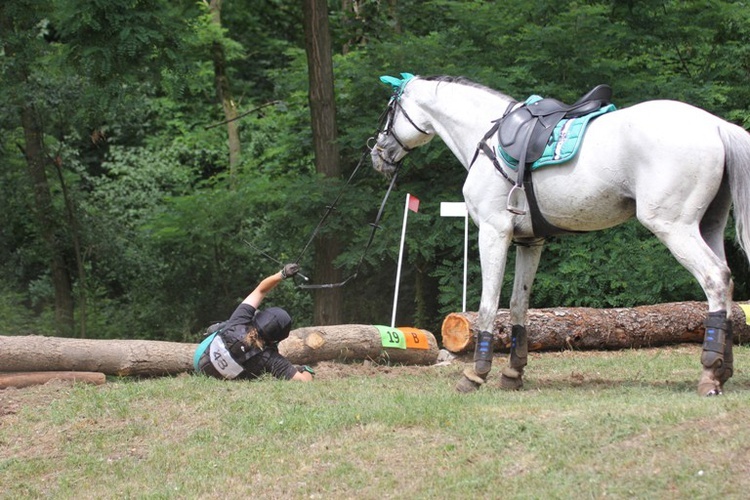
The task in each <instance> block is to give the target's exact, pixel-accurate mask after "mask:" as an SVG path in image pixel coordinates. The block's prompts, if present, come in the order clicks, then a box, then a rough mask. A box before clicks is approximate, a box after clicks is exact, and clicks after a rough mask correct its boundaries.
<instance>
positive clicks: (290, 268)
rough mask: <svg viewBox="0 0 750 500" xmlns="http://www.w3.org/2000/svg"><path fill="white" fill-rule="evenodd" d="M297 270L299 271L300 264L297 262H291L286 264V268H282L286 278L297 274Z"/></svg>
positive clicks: (283, 275) (282, 274)
mask: <svg viewBox="0 0 750 500" xmlns="http://www.w3.org/2000/svg"><path fill="white" fill-rule="evenodd" d="M297 271H299V264H297V263H296V262H291V263H289V264H287V265H285V266H284V269H282V270H281V277H282V278H284V279H287V278H291V277H292V276H294V275H295V274H297Z"/></svg>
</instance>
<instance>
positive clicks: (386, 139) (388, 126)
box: [370, 73, 434, 176]
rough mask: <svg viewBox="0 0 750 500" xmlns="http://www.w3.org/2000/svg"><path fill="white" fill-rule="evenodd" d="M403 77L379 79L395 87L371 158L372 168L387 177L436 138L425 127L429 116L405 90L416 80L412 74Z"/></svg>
mask: <svg viewBox="0 0 750 500" xmlns="http://www.w3.org/2000/svg"><path fill="white" fill-rule="evenodd" d="M401 77H402V78H395V77H392V76H381V77H380V81H382V82H383V83H386V84H389V85H392V86H393V95H392V96H391V100H390V101H389V102H388V108H386V110H385V112H384V113H383V115H382V117H381V120H380V124H379V129H378V137H377V140H376V142H375V145H374V146H373V148H372V150H371V152H370V156H371V158H372V166H373V168H374V169H375V170H377V171H378V172H380V173H382V174H384V175H387V176H390V175H391V174H393V172H394V171H395V170H396V167H397V165H398V163H399V162H400V161H401V159H403V157H404V156H406V154H407V153H408V152H409V151H411V150H412V149H414V148H417V147H419V146H422V145H423V144H426V143H428V142H429V141H430V139H432V137H433V136H434V132H433V131H432V129H431V128H430V127H429V125H427V124H426V121H427V120H426V118H427V117H426V115H424V113H423V112H422V111H421V110H420V108H419V106H418V105H417V104H416V102H415V100H414V99H413V98H412V97H410V95H409V94H410V92H408V91H407V89H406V84H407V83H409V82H410V81H411V80H412V79H413V78H416V77H415V76H414V75H412V74H409V73H401Z"/></svg>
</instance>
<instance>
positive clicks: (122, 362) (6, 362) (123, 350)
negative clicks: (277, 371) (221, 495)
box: [0, 325, 439, 376]
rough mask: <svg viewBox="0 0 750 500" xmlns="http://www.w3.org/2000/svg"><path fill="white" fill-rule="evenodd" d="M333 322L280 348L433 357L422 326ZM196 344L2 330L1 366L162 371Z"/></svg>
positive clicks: (186, 358)
mask: <svg viewBox="0 0 750 500" xmlns="http://www.w3.org/2000/svg"><path fill="white" fill-rule="evenodd" d="M399 332H400V334H399V333H397V332H394V331H393V329H389V328H386V327H376V326H371V325H336V326H320V327H308V328H299V329H296V330H292V332H291V333H290V335H289V338H287V339H285V340H284V341H282V342H281V343H280V344H279V352H281V354H283V355H285V356H286V357H287V359H289V361H291V362H292V363H294V364H314V363H317V362H319V361H331V360H336V361H356V360H366V359H369V360H374V361H377V362H384V361H387V362H390V363H396V364H411V365H428V364H433V363H435V361H436V360H437V356H438V352H439V348H438V344H437V341H436V340H435V336H434V335H433V334H432V333H430V332H428V331H426V330H417V329H413V328H403V329H401V330H399ZM197 347H198V344H189V343H181V342H164V341H158V340H94V339H69V338H60V337H44V336H37V335H30V336H11V337H7V336H0V372H42V371H79V372H101V373H104V374H106V375H119V376H160V375H173V374H177V373H183V372H190V371H192V370H193V354H194V353H195V349H196V348H197Z"/></svg>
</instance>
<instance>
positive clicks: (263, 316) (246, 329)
mask: <svg viewBox="0 0 750 500" xmlns="http://www.w3.org/2000/svg"><path fill="white" fill-rule="evenodd" d="M297 271H299V265H298V264H294V263H292V264H287V265H285V266H284V268H283V269H282V270H281V271H279V272H278V273H276V274H272V275H271V276H268V277H267V278H265V279H263V280H262V281H261V282H260V283H259V284H258V286H257V287H255V290H253V291H252V292H250V295H248V296H247V297H246V298H245V300H243V301H242V303H241V304H240V305H239V306H237V309H235V310H234V312H233V313H232V316H231V317H230V318H229V319H228V320H227V321H225V322H224V323H217V324H216V325H212V326H211V327H210V328H209V331H208V334H207V337H206V338H205V339H204V340H203V342H201V344H200V345H199V346H198V349H197V350H196V351H195V356H194V357H193V367H194V368H195V371H196V372H197V373H200V374H203V375H208V376H210V377H216V378H220V379H254V378H258V377H260V376H262V375H263V374H266V373H270V374H271V375H273V376H274V377H276V378H279V379H284V380H297V381H300V382H310V381H312V379H313V374H314V372H313V370H312V368H310V367H309V366H296V365H293V364H292V363H291V362H290V361H289V360H288V359H286V358H285V357H284V356H282V355H281V354H279V351H278V345H279V342H281V341H282V340H284V339H285V338H287V337H288V336H289V332H290V331H291V329H292V318H291V316H289V313H287V312H286V311H285V310H284V309H282V308H280V307H271V308H268V309H263V310H260V311H259V310H258V307H259V306H260V303H261V302H262V301H263V299H264V298H265V296H266V295H267V294H268V292H270V291H271V290H273V289H274V288H276V286H277V285H278V284H279V283H281V281H282V280H284V279H286V278H290V277H292V276H294V275H295V274H297Z"/></svg>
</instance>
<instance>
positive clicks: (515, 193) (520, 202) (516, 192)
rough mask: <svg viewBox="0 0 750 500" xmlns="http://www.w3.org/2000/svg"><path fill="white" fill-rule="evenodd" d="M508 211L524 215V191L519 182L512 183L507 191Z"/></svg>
mask: <svg viewBox="0 0 750 500" xmlns="http://www.w3.org/2000/svg"><path fill="white" fill-rule="evenodd" d="M506 208H507V210H508V212H510V213H512V214H515V215H526V191H524V189H523V186H522V185H520V184H516V185H514V186H513V187H512V188H511V189H510V191H509V192H508V206H507V207H506Z"/></svg>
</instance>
